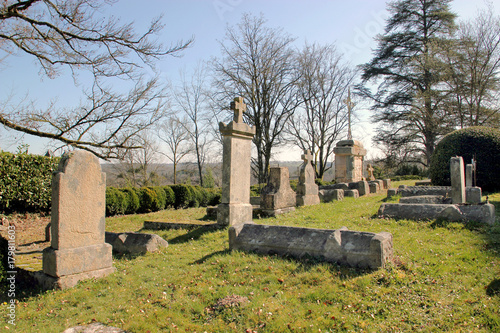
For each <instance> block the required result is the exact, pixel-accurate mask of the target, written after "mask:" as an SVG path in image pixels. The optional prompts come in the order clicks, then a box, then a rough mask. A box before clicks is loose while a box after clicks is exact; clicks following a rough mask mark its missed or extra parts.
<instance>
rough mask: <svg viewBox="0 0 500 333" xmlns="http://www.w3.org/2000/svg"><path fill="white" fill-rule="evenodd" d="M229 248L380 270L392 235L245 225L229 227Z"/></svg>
mask: <svg viewBox="0 0 500 333" xmlns="http://www.w3.org/2000/svg"><path fill="white" fill-rule="evenodd" d="M229 248H230V249H232V250H242V251H253V252H258V253H265V254H269V253H272V254H279V255H286V256H292V257H296V258H302V257H307V256H312V257H316V258H320V259H321V260H324V261H327V262H336V263H338V264H341V265H347V266H351V267H361V268H379V267H384V266H385V264H386V263H387V262H388V261H390V260H392V257H393V249H392V235H391V234H390V233H387V232H381V233H377V234H375V233H371V232H358V231H350V230H347V228H345V227H344V228H341V229H338V230H327V229H313V228H297V227H287V226H271V225H259V224H254V223H247V224H244V225H236V226H233V227H231V228H229Z"/></svg>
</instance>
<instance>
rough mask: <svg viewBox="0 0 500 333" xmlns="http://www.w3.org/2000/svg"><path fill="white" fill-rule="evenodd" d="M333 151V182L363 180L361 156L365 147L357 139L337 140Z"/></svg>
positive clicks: (363, 154) (364, 152)
mask: <svg viewBox="0 0 500 333" xmlns="http://www.w3.org/2000/svg"><path fill="white" fill-rule="evenodd" d="M334 152H335V182H336V183H350V182H357V181H360V180H363V158H364V156H365V155H366V149H364V148H363V144H362V143H361V142H359V141H357V140H341V141H339V142H337V145H336V147H335V149H334Z"/></svg>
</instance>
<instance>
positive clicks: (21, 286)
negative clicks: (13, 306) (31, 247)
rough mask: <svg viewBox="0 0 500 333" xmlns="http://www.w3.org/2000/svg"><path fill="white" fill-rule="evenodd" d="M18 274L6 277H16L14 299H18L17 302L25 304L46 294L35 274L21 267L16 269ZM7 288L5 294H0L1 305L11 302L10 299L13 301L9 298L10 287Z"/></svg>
mask: <svg viewBox="0 0 500 333" xmlns="http://www.w3.org/2000/svg"><path fill="white" fill-rule="evenodd" d="M16 272H17V273H16V274H7V276H6V278H8V277H11V276H15V280H14V281H15V289H14V290H13V292H14V293H15V297H14V298H15V299H16V301H19V302H23V301H24V300H26V299H28V298H31V297H36V296H38V295H40V294H43V293H45V292H46V291H44V290H43V289H42V288H41V286H40V285H39V284H38V283H37V281H36V280H35V278H34V277H33V276H32V275H31V274H32V273H33V272H30V271H27V270H25V269H22V268H19V267H16ZM3 282H4V281H2V283H3ZM5 287H6V288H7V289H6V290H5V292H2V293H1V294H0V303H4V302H9V301H10V299H12V298H9V297H8V295H9V291H10V289H9V286H8V285H6V286H5ZM5 287H4V288H5ZM2 291H3V290H2Z"/></svg>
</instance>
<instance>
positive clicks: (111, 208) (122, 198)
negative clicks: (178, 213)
mask: <svg viewBox="0 0 500 333" xmlns="http://www.w3.org/2000/svg"><path fill="white" fill-rule="evenodd" d="M220 202H221V189H220V188H213V189H212V188H203V187H200V186H191V185H186V184H180V185H171V186H153V187H142V188H137V189H136V188H130V187H128V188H122V189H117V188H113V187H108V188H106V215H107V216H113V215H117V214H134V213H136V212H138V213H150V212H156V211H159V210H162V209H165V208H172V207H173V208H176V209H179V208H188V207H206V206H216V205H218V204H219V203H220Z"/></svg>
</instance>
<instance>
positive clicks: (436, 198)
mask: <svg viewBox="0 0 500 333" xmlns="http://www.w3.org/2000/svg"><path fill="white" fill-rule="evenodd" d="M399 203H402V204H403V203H407V204H451V198H445V197H443V196H441V195H417V196H414V197H404V198H401V199H399Z"/></svg>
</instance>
